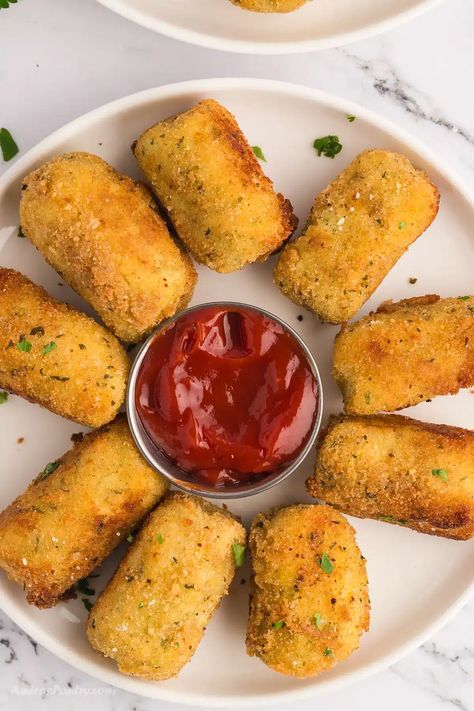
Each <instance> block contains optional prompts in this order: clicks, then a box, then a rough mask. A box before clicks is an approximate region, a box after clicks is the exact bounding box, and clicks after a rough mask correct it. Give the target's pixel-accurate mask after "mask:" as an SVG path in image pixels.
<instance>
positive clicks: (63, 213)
mask: <svg viewBox="0 0 474 711" xmlns="http://www.w3.org/2000/svg"><path fill="white" fill-rule="evenodd" d="M20 218H21V226H22V230H23V232H24V234H25V235H26V236H27V237H28V238H29V239H30V240H31V241H32V242H33V244H34V245H35V247H37V248H38V249H39V251H40V252H41V253H42V254H43V256H44V257H45V259H46V261H47V262H49V264H51V266H52V267H53V268H54V269H56V271H57V272H59V274H61V276H62V277H63V279H64V280H65V281H66V282H67V283H68V284H69V285H70V286H71V287H72V288H73V289H74V290H75V291H77V292H78V293H79V294H80V295H81V296H82V297H83V299H85V300H86V301H87V302H88V303H89V304H90V305H91V306H92V308H94V309H95V311H97V313H98V314H99V316H100V317H101V318H102V320H103V321H104V323H105V324H106V326H108V328H110V330H111V331H112V332H113V333H115V335H116V336H117V337H118V338H120V339H122V340H123V341H130V342H133V343H136V342H137V341H139V340H141V339H142V338H144V337H145V336H146V335H147V334H148V333H149V332H150V331H152V330H153V329H154V328H155V327H156V326H157V325H158V324H159V323H160V322H161V321H163V320H164V319H166V318H168V317H170V316H173V314H174V313H175V312H176V311H177V310H179V309H181V308H184V307H185V306H186V305H187V304H188V302H189V300H190V298H191V296H192V293H193V290H194V285H195V282H196V272H195V270H194V267H193V266H192V263H191V261H190V259H189V257H188V256H187V255H186V254H184V253H183V252H182V251H181V250H180V249H179V247H178V246H177V245H176V244H175V243H174V242H173V240H172V238H171V236H170V233H169V231H168V228H167V226H166V224H165V222H164V221H163V219H162V218H161V216H160V214H159V213H158V211H157V206H156V204H155V203H154V201H153V198H152V196H151V194H150V193H149V192H148V190H147V189H146V188H145V187H144V186H143V185H141V184H140V183H136V182H134V181H133V180H132V179H131V178H129V177H128V176H126V175H123V174H121V173H118V172H117V171H116V170H114V169H113V168H112V167H111V166H110V165H108V164H107V163H106V162H105V161H103V160H102V159H101V158H99V157H98V156H94V155H91V154H90V153H69V154H66V155H63V156H58V157H57V158H53V159H52V160H50V161H49V162H48V163H45V164H44V165H42V166H41V167H40V168H38V169H37V170H35V171H33V172H32V173H30V175H28V176H27V177H26V178H25V179H24V184H23V192H22V197H21V204H20Z"/></svg>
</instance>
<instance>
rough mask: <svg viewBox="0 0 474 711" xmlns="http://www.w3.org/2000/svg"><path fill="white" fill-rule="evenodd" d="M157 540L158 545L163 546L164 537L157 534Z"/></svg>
mask: <svg viewBox="0 0 474 711" xmlns="http://www.w3.org/2000/svg"><path fill="white" fill-rule="evenodd" d="M156 540H157V541H158V543H161V544H163V542H164V538H163V536H162V535H161V533H157V534H156Z"/></svg>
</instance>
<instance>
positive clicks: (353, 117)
mask: <svg viewBox="0 0 474 711" xmlns="http://www.w3.org/2000/svg"><path fill="white" fill-rule="evenodd" d="M356 118H357V116H353V115H352V114H347V116H346V119H347V120H348V121H349V123H352V122H353V121H355V120H356Z"/></svg>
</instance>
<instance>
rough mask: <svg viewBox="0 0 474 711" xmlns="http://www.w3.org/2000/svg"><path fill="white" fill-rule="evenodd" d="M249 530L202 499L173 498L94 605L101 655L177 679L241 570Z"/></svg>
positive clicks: (128, 668)
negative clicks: (238, 568) (241, 553)
mask: <svg viewBox="0 0 474 711" xmlns="http://www.w3.org/2000/svg"><path fill="white" fill-rule="evenodd" d="M244 545H245V529H244V528H243V526H242V525H241V524H240V523H239V522H238V521H236V520H235V519H234V518H233V517H232V516H231V515H230V514H228V513H227V512H226V511H225V510H223V509H218V508H216V507H215V506H212V505H211V504H208V503H207V502H205V501H203V500H202V499H199V498H197V497H195V496H188V495H186V494H181V493H173V494H170V495H169V496H167V497H166V498H165V500H164V501H163V503H162V504H160V506H159V507H158V508H157V509H156V511H154V512H153V513H152V514H151V515H150V517H149V518H148V520H147V522H146V523H145V525H144V527H143V529H142V530H141V531H140V533H139V534H138V536H137V537H136V539H135V542H134V543H133V545H132V546H131V548H130V550H129V552H128V553H127V555H126V556H125V558H124V559H123V561H122V562H121V563H120V565H119V567H118V569H117V571H116V573H115V575H114V577H113V578H112V580H111V582H110V583H109V584H108V586H107V587H106V588H105V590H104V591H103V593H102V594H101V595H100V596H99V598H98V600H97V602H96V604H95V605H94V607H93V609H92V611H91V613H90V616H89V622H88V627H87V634H88V637H89V640H90V642H91V644H92V646H93V647H94V649H96V650H97V651H98V652H101V653H102V654H103V655H104V656H106V657H111V658H112V659H114V660H115V662H116V663H117V665H118V668H119V669H120V671H121V672H123V673H125V674H131V675H132V676H139V677H143V678H146V679H155V680H160V679H169V678H170V677H173V676H176V674H178V673H179V671H180V670H181V669H182V667H183V666H184V665H185V664H187V662H189V660H190V659H191V657H192V656H193V654H194V652H195V650H196V648H197V646H198V644H199V642H200V641H201V638H202V636H203V633H204V630H205V628H206V625H207V624H208V622H209V620H210V618H211V617H212V615H213V613H214V611H215V609H216V608H217V606H218V605H219V603H220V602H221V600H222V598H223V597H224V595H226V594H227V591H228V588H229V585H230V583H231V582H232V578H233V577H234V574H235V570H236V563H235V560H236V559H238V556H237V555H236V554H235V547H237V548H238V549H241V548H242V547H243V546H244Z"/></svg>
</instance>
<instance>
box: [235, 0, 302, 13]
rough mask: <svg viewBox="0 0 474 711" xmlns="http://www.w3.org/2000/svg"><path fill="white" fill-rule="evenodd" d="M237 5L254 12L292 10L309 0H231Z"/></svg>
mask: <svg viewBox="0 0 474 711" xmlns="http://www.w3.org/2000/svg"><path fill="white" fill-rule="evenodd" d="M230 1H231V2H232V3H234V5H237V7H242V8H243V9H244V10H253V12H292V11H293V10H297V9H298V8H299V7H302V6H303V5H305V4H306V3H307V2H308V0H230Z"/></svg>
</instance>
